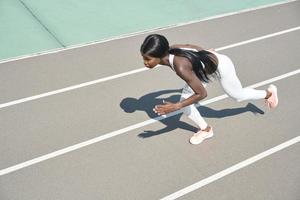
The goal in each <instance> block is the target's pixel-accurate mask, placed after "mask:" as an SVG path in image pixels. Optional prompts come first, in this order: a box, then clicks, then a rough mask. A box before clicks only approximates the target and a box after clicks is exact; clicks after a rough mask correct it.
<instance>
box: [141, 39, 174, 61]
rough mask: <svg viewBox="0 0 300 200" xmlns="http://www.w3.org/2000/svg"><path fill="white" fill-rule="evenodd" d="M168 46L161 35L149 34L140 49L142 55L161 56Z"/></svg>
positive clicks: (165, 52) (166, 51)
mask: <svg viewBox="0 0 300 200" xmlns="http://www.w3.org/2000/svg"><path fill="white" fill-rule="evenodd" d="M169 48H170V47H169V42H168V40H167V39H166V38H165V37H164V36H163V35H159V34H151V35H148V36H147V37H146V38H145V40H144V42H143V44H142V46H141V49H140V51H141V53H142V54H144V55H148V56H151V57H155V58H162V57H164V56H165V55H166V54H167V53H168V50H169Z"/></svg>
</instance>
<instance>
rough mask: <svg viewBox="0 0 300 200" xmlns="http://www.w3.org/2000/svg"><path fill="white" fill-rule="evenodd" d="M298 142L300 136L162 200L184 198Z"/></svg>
mask: <svg viewBox="0 0 300 200" xmlns="http://www.w3.org/2000/svg"><path fill="white" fill-rule="evenodd" d="M298 142H300V136H297V137H295V138H293V139H291V140H288V141H286V142H284V143H282V144H280V145H278V146H275V147H273V148H271V149H269V150H267V151H264V152H262V153H260V154H257V155H255V156H253V157H251V158H248V159H247V160H244V161H242V162H240V163H238V164H236V165H233V166H231V167H229V168H227V169H225V170H223V171H220V172H219V173H216V174H214V175H212V176H210V177H208V178H205V179H203V180H201V181H199V182H197V183H194V184H193V185H190V186H188V187H186V188H183V189H181V190H179V191H177V192H175V193H173V194H170V195H168V196H166V197H164V198H161V200H174V199H177V198H179V197H182V196H184V195H186V194H188V193H190V192H193V191H195V190H197V189H200V188H202V187H204V186H206V185H208V184H210V183H212V182H214V181H217V180H218V179H221V178H223V177H224V176H227V175H229V174H231V173H233V172H235V171H238V170H240V169H242V168H244V167H247V166H248V165H251V164H253V163H255V162H257V161H259V160H261V159H263V158H265V157H267V156H270V155H272V154H274V153H276V152H278V151H280V150H283V149H285V148H287V147H289V146H292V145H294V144H296V143H298Z"/></svg>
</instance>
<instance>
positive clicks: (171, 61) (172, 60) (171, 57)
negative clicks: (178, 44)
mask: <svg viewBox="0 0 300 200" xmlns="http://www.w3.org/2000/svg"><path fill="white" fill-rule="evenodd" d="M180 49H184V50H190V51H195V52H198V50H197V49H192V48H180ZM200 62H201V61H200ZM169 63H170V65H171V68H172V69H173V70H174V71H175V69H174V55H173V54H169ZM201 64H202V66H203V68H205V65H204V63H203V62H201Z"/></svg>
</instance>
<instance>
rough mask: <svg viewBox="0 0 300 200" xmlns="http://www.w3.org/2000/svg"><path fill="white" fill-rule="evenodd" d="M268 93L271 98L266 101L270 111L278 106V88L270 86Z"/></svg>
mask: <svg viewBox="0 0 300 200" xmlns="http://www.w3.org/2000/svg"><path fill="white" fill-rule="evenodd" d="M267 91H268V92H270V93H271V96H270V97H269V98H268V99H266V103H267V106H268V107H269V108H270V109H271V108H275V107H276V106H277V105H278V95H277V87H276V86H275V85H270V86H269V87H268V89H267Z"/></svg>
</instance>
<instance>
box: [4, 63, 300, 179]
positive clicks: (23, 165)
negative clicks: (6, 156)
mask: <svg viewBox="0 0 300 200" xmlns="http://www.w3.org/2000/svg"><path fill="white" fill-rule="evenodd" d="M299 73H300V68H299V69H297V70H295V71H291V72H289V73H286V74H282V75H280V76H277V77H274V78H271V79H268V80H265V81H262V82H259V83H256V84H253V85H250V86H248V87H251V88H255V87H259V86H263V85H266V84H270V83H273V82H275V81H279V80H282V79H284V78H288V77H291V76H294V75H296V74H299ZM227 97H228V96H227V95H226V94H224V95H220V96H217V97H214V98H212V99H208V100H206V101H203V102H201V103H200V104H198V105H197V107H198V106H200V105H208V104H211V103H214V102H217V101H221V100H223V99H225V98H227ZM181 113H182V110H178V111H175V112H172V113H170V114H168V115H166V116H159V117H156V118H154V119H149V120H146V121H144V122H140V123H137V124H134V125H131V126H128V127H126V128H123V129H119V130H116V131H113V132H110V133H106V134H104V135H101V136H99V137H96V138H93V139H90V140H87V141H84V142H81V143H78V144H75V145H72V146H69V147H66V148H63V149H61V150H58V151H55V152H52V153H49V154H45V155H43V156H40V157H37V158H34V159H31V160H28V161H25V162H22V163H19V164H17V165H14V166H11V167H8V168H5V169H2V170H0V176H3V175H6V174H9V173H12V172H14V171H17V170H20V169H23V168H26V167H29V166H31V165H34V164H37V163H40V162H43V161H46V160H49V159H51V158H55V157H58V156H61V155H64V154H66V153H69V152H72V151H75V150H78V149H81V148H83V147H86V146H89V145H92V144H95V143H98V142H101V141H104V140H107V139H110V138H112V137H115V136H118V135H122V134H124V133H127V132H129V131H132V130H135V129H138V128H141V127H144V126H147V125H150V124H153V123H155V122H157V121H161V120H163V119H165V118H168V117H172V116H175V115H178V114H181Z"/></svg>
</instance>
